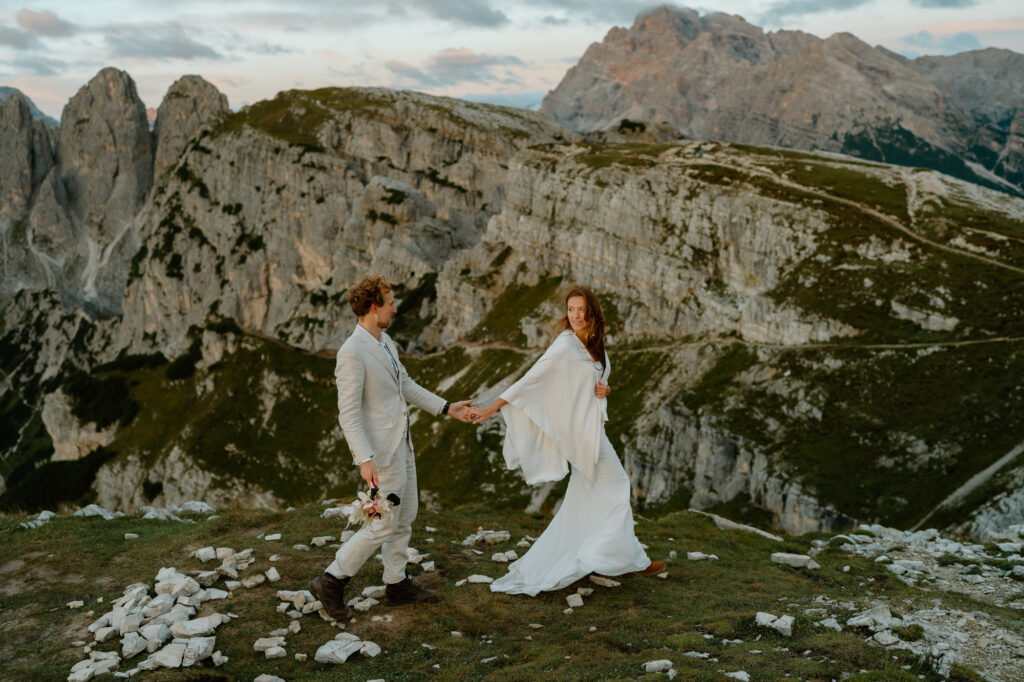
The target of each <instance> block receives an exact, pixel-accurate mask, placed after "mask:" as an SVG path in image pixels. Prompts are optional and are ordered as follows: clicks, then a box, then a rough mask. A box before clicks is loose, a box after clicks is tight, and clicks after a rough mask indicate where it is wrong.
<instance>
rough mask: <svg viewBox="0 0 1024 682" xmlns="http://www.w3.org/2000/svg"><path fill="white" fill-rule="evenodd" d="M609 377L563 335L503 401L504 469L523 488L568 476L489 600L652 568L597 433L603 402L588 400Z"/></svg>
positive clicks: (622, 475)
mask: <svg viewBox="0 0 1024 682" xmlns="http://www.w3.org/2000/svg"><path fill="white" fill-rule="evenodd" d="M610 369H611V368H610V366H609V364H608V358H607V355H606V356H605V365H604V368H603V370H602V367H601V364H600V363H596V362H594V361H593V360H592V359H591V357H590V354H589V353H588V352H587V350H586V348H585V347H584V346H583V343H582V342H581V341H580V340H579V339H578V338H577V337H576V335H575V334H573V333H572V332H571V331H568V330H567V331H565V332H563V333H562V334H560V335H559V336H558V338H557V339H555V341H554V343H552V344H551V347H550V348H548V350H547V351H546V352H545V353H544V355H543V356H541V358H540V359H539V360H537V362H536V363H535V364H534V366H533V367H532V368H531V369H530V370H529V371H528V372H527V373H526V374H525V375H524V376H523V378H522V379H520V380H519V381H517V382H516V383H515V384H513V385H512V386H511V387H510V388H509V389H507V390H506V391H505V392H503V393H502V394H501V398H502V399H504V400H505V401H507V403H508V404H507V405H504V406H503V407H502V408H501V413H502V416H503V417H504V418H505V423H506V428H507V430H506V436H505V446H504V455H505V461H506V464H507V465H508V466H509V468H510V469H513V468H522V470H523V475H524V477H525V478H526V481H527V483H530V484H531V485H532V484H536V483H541V482H544V481H554V480H558V479H561V478H562V477H564V476H565V474H566V473H568V472H569V471H570V470H571V471H572V474H571V477H570V478H569V486H568V488H567V489H566V491H565V498H564V499H563V500H562V505H561V507H560V508H559V510H558V513H557V514H555V517H554V518H553V519H552V520H551V523H550V524H548V527H547V528H546V529H544V532H543V533H542V534H541V536H540V537H539V538H537V540H536V542H534V543H533V546H532V547H530V549H529V551H527V552H526V554H525V555H523V556H522V557H521V558H520V559H519V560H518V561H516V562H514V563H512V564H511V565H510V566H509V570H508V573H507V574H506V575H504V576H502V577H501V578H498V579H497V580H495V581H494V582H493V583H491V591H493V592H506V593H508V594H528V595H531V596H534V595H536V594H537V593H538V592H541V591H545V590H558V589H561V588H563V587H567V586H568V585H571V584H572V583H574V582H576V581H577V580H579V579H581V578H585V577H586V576H587V575H589V574H591V573H600V574H602V575H608V576H615V575H622V574H624V573H631V572H633V571H642V570H643V569H645V568H647V566H648V565H649V564H650V560H649V559H648V558H647V554H646V553H645V552H644V549H643V546H641V544H640V541H639V540H637V538H636V534H635V532H634V530H633V511H632V509H631V508H630V505H629V497H630V485H629V478H628V477H627V476H626V472H625V471H624V470H623V468H622V464H621V463H619V458H618V456H617V455H616V454H615V449H614V448H613V447H612V444H611V441H609V440H608V437H607V436H606V435H605V433H604V422H605V421H606V420H607V411H606V405H607V400H604V399H601V400H599V399H598V398H597V397H596V396H595V395H594V384H595V382H596V381H597V380H598V379H600V380H601V381H602V382H604V383H607V381H608V374H609V372H610Z"/></svg>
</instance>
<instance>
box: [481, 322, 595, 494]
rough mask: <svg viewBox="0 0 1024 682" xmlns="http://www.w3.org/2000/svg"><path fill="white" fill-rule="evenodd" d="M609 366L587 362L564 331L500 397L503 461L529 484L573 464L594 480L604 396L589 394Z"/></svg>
mask: <svg viewBox="0 0 1024 682" xmlns="http://www.w3.org/2000/svg"><path fill="white" fill-rule="evenodd" d="M610 370H611V368H610V366H609V364H608V356H607V354H606V355H605V363H604V369H603V371H602V369H601V365H600V364H599V363H596V362H594V361H593V359H592V358H591V357H590V353H588V352H587V350H586V348H585V347H584V345H583V343H582V342H581V341H580V340H579V339H578V338H577V337H576V335H575V334H573V333H572V332H571V331H569V330H566V331H564V332H562V333H561V334H559V335H558V338H556V339H555V340H554V342H553V343H552V344H551V345H550V346H549V347H548V349H547V350H546V351H545V352H544V355H542V356H541V357H540V358H539V359H538V360H537V362H536V363H534V365H533V367H531V368H530V370H529V371H528V372H527V373H526V374H524V375H523V377H522V378H521V379H520V380H519V381H517V382H516V383H514V384H513V385H512V386H510V387H509V388H508V389H506V390H505V391H504V392H503V393H502V394H501V398H502V399H503V400H505V401H506V402H507V403H508V404H507V405H503V406H502V407H501V416H502V417H503V418H504V419H505V427H506V431H505V445H504V448H503V451H504V455H505V464H506V465H507V466H508V468H509V469H515V468H521V469H522V470H523V477H524V478H525V479H526V482H527V483H528V484H530V485H536V484H537V483H543V482H545V481H557V480H560V479H562V478H564V477H565V475H566V474H567V473H569V464H572V465H574V466H575V467H576V468H577V469H578V470H579V472H580V474H582V475H583V478H584V479H585V480H586V481H587V482H588V483H590V482H591V481H593V479H594V468H595V467H596V465H597V456H598V451H599V450H600V447H601V435H602V433H603V432H604V422H605V421H607V419H608V416H607V415H608V412H607V407H606V405H607V400H606V399H603V398H602V399H598V398H597V396H595V395H594V385H595V383H596V382H597V381H598V380H599V379H600V380H601V381H602V382H603V383H607V381H608V374H609V372H610Z"/></svg>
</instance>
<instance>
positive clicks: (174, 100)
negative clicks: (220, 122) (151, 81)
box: [153, 76, 228, 180]
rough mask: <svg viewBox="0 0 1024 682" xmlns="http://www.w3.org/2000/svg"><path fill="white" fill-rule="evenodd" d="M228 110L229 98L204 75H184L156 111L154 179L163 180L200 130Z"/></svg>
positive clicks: (172, 86) (175, 83) (175, 82)
mask: <svg viewBox="0 0 1024 682" xmlns="http://www.w3.org/2000/svg"><path fill="white" fill-rule="evenodd" d="M227 111H228V98H227V96H226V95H224V94H223V93H221V92H220V91H219V90H217V88H216V87H215V86H214V85H213V84H212V83H210V82H208V81H206V80H205V79H203V78H201V77H200V76H182V77H181V78H179V79H178V80H176V81H174V83H173V84H172V85H171V87H170V88H168V90H167V94H166V95H164V101H163V102H161V104H160V107H159V108H158V109H157V112H156V123H155V124H154V126H153V137H154V138H155V143H156V156H155V158H154V160H153V177H155V178H157V179H158V180H160V179H162V178H163V176H164V174H165V173H166V172H167V169H168V168H170V167H171V166H173V165H174V164H175V163H176V162H177V160H178V157H179V156H180V155H181V152H182V150H184V149H185V145H186V144H188V142H189V141H191V140H192V138H193V137H195V136H196V134H197V133H198V132H199V130H200V128H202V127H203V125H204V124H206V123H207V122H208V121H210V120H211V119H213V118H214V117H215V116H217V115H219V114H222V113H225V112H227Z"/></svg>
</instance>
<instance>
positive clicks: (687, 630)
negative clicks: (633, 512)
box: [0, 505, 1019, 681]
mask: <svg viewBox="0 0 1024 682" xmlns="http://www.w3.org/2000/svg"><path fill="white" fill-rule="evenodd" d="M321 509H322V506H320V505H310V506H306V507H302V508H299V509H297V510H295V511H293V512H282V513H273V512H260V511H228V512H224V513H222V514H221V516H220V517H219V518H218V519H215V520H213V521H202V520H200V522H199V523H196V524H183V523H176V522H158V521H141V520H138V519H136V518H123V519H117V520H114V521H103V520H100V519H96V518H93V519H75V518H70V517H62V518H58V519H56V520H55V521H53V522H51V523H49V524H47V525H45V526H43V527H41V528H38V529H32V530H24V529H20V528H18V527H17V522H18V521H20V520H21V519H19V518H16V517H2V518H0V544H2V546H3V547H4V557H5V562H7V563H5V564H4V565H3V571H4V586H3V590H2V591H3V596H2V604H3V611H4V614H5V620H6V621H7V623H8V624H7V625H6V626H5V633H4V637H3V638H2V639H0V655H2V656H3V659H4V661H5V672H4V673H3V675H2V677H3V678H4V679H29V678H31V679H33V680H63V679H65V678H66V677H67V674H68V671H69V669H70V667H71V665H72V664H73V663H75V662H76V661H77V660H79V659H80V658H81V655H80V653H78V652H77V650H75V649H74V648H72V647H71V646H70V642H71V641H73V640H76V639H88V637H87V636H86V635H87V633H86V630H85V629H86V627H87V625H88V624H89V623H90V622H91V621H92V620H93V619H94V618H96V617H98V616H99V615H100V614H102V613H103V612H104V611H105V610H106V607H104V606H103V605H101V604H97V603H96V600H97V599H98V598H100V597H102V598H103V599H104V604H109V603H110V601H111V600H112V599H113V598H115V597H117V596H119V595H120V594H121V592H122V590H123V589H124V588H125V587H126V586H128V585H129V584H132V583H134V582H137V581H141V582H147V583H148V584H149V585H150V587H152V584H153V577H154V576H155V575H156V572H157V570H158V569H159V568H160V567H162V566H175V567H176V568H178V569H179V570H182V571H188V570H198V569H199V568H200V567H203V568H206V569H208V568H210V564H207V565H205V566H204V565H203V564H201V563H200V562H198V561H197V560H195V559H191V558H189V557H188V554H189V552H190V551H192V550H194V549H197V548H199V547H203V546H206V545H213V546H229V547H233V548H235V549H236V550H241V549H243V548H246V547H252V548H253V549H254V552H255V556H256V563H255V564H254V565H253V567H252V568H250V569H249V570H248V571H247V572H246V573H245V574H243V575H246V574H252V573H255V572H256V571H261V572H262V571H264V570H266V569H267V568H269V567H270V566H271V565H273V566H276V567H277V569H278V570H279V572H280V573H281V575H282V580H281V581H280V582H279V583H277V584H275V585H270V584H269V583H265V584H264V585H261V586H259V587H256V588H253V589H245V588H239V590H237V591H236V592H235V593H234V594H233V595H232V597H231V598H230V599H229V600H227V602H219V603H218V602H212V603H210V604H213V605H217V606H216V608H217V609H218V610H220V611H222V612H232V613H235V614H238V615H239V616H240V618H239V619H238V620H236V621H233V622H231V623H229V624H226V625H224V626H222V627H221V628H220V629H219V630H218V632H217V648H218V649H219V650H221V651H222V652H224V653H225V654H226V655H227V656H228V657H229V658H230V661H229V662H228V663H227V664H225V665H224V666H223V667H222V668H219V669H203V670H194V671H192V672H191V674H190V675H191V677H186V679H189V678H191V679H200V677H199V676H198V675H199V673H200V672H201V673H203V674H204V675H206V676H205V677H202V679H205V680H228V679H252V678H253V677H255V676H256V675H258V674H260V673H263V672H268V673H272V674H275V675H280V676H282V677H284V678H285V679H288V680H298V679H303V680H321V679H323V680H326V679H338V677H339V675H341V676H344V677H346V678H348V679H373V678H385V679H388V680H413V679H424V678H430V679H439V680H461V679H495V680H497V679H538V678H545V679H637V678H638V677H640V676H641V675H642V670H641V666H642V664H643V663H644V662H645V661H649V660H654V659H662V658H668V659H670V660H672V661H673V662H674V664H675V667H676V669H677V671H678V672H679V674H680V677H679V678H677V679H683V680H703V679H710V678H717V672H716V671H718V670H726V671H733V670H741V669H742V670H746V671H747V672H749V673H750V674H751V679H753V680H759V681H760V680H772V679H777V678H779V677H782V676H784V675H790V676H794V677H798V678H803V679H831V678H839V677H840V676H842V675H843V674H844V673H852V674H853V675H854V676H853V677H850V678H847V679H864V680H866V679H886V680H900V679H908V680H909V679H918V677H917V676H918V675H919V674H920V675H922V676H923V678H924V679H926V680H938V679H940V678H938V676H937V675H936V674H934V673H933V672H932V671H931V670H930V668H929V666H928V665H927V663H925V662H922V661H918V660H915V659H914V658H913V657H909V656H908V655H907V654H905V653H902V652H898V651H886V650H884V649H880V648H877V647H872V646H869V645H867V644H866V643H865V641H864V639H865V637H866V636H867V634H869V633H859V632H856V631H851V630H847V631H845V632H842V633H835V632H832V631H830V630H825V629H823V628H817V627H815V626H813V625H812V623H811V621H810V620H809V619H808V618H807V617H806V616H804V615H803V609H804V608H807V607H808V606H811V605H812V604H811V601H812V599H813V598H814V597H815V596H817V595H825V596H828V597H830V598H832V599H838V600H842V601H850V602H853V603H855V604H858V605H866V604H867V601H868V600H870V599H874V598H880V599H884V600H886V601H893V600H896V599H899V600H900V604H901V608H905V609H907V610H910V609H913V608H923V607H927V606H931V604H932V601H931V600H932V599H933V598H935V597H936V596H939V597H941V598H942V600H943V601H944V602H945V605H946V606H947V607H950V608H960V609H963V610H968V611H969V610H973V609H978V608H984V609H985V610H986V611H987V612H988V613H990V614H992V616H993V617H994V618H1000V619H1005V620H1006V621H1007V623H1008V625H1007V627H1009V628H1011V629H1016V628H1017V627H1019V625H1017V626H1015V625H1010V623H1011V622H1016V619H1017V614H1016V613H1015V612H1011V611H1009V610H1005V609H999V608H994V607H992V606H991V605H989V604H980V603H977V602H972V601H971V600H969V599H967V598H965V597H961V596H958V595H945V594H942V593H935V592H929V593H923V592H919V591H916V590H912V589H911V588H908V587H906V586H904V585H903V584H902V583H900V582H898V581H896V580H893V579H891V577H890V575H889V574H888V572H887V571H886V570H885V569H884V568H883V567H881V566H879V565H878V564H875V563H874V562H872V561H870V560H868V559H860V558H856V557H851V556H848V555H846V554H844V553H841V552H839V551H838V550H827V551H826V552H824V553H823V554H821V555H819V557H818V560H819V561H820V562H821V564H822V566H823V568H822V570H821V571H819V572H814V573H808V572H804V571H800V570H796V569H791V568H789V567H785V566H781V565H779V564H773V563H771V562H770V561H769V555H770V553H771V552H773V551H806V549H807V548H808V546H809V542H810V540H811V539H812V538H811V536H804V537H801V538H791V539H787V540H786V541H785V542H783V543H777V542H772V541H770V540H767V539H765V538H762V537H760V536H757V535H754V534H751V533H746V532H743V531H722V530H719V529H717V528H715V526H714V525H713V524H712V523H711V521H710V520H709V519H707V518H705V517H698V516H694V515H691V514H687V513H679V514H670V515H668V516H665V517H663V518H661V519H658V520H647V519H640V521H639V525H638V527H637V533H638V536H639V537H640V539H641V540H642V541H643V542H645V543H646V544H647V545H649V550H648V553H649V555H650V556H651V557H652V558H667V556H668V553H669V552H670V551H672V550H675V551H678V552H679V553H680V554H681V555H682V554H683V553H684V552H685V551H696V550H699V551H704V552H713V553H715V554H716V555H718V556H719V557H720V560H719V561H717V562H689V561H685V560H681V561H675V562H671V563H670V567H669V577H668V579H667V580H657V579H654V578H641V577H625V578H624V579H623V580H622V582H623V584H622V586H621V587H618V588H612V589H606V588H601V587H597V586H595V585H592V584H591V583H590V582H589V581H583V582H582V583H581V585H583V586H589V587H594V588H595V590H596V591H595V593H594V594H593V595H591V596H590V597H586V598H585V600H584V601H585V604H584V606H583V607H582V608H579V609H577V610H576V612H575V613H573V614H571V615H565V614H563V613H562V610H563V609H564V608H565V606H566V603H565V599H564V598H565V596H566V595H567V594H569V593H571V592H573V591H575V586H574V587H573V588H572V589H569V590H561V591H558V592H553V593H543V594H541V595H539V596H537V597H536V598H530V597H523V596H509V595H494V594H492V593H490V592H489V591H488V589H487V587H486V585H463V586H461V587H455V585H454V583H455V581H456V580H458V579H461V578H464V577H467V576H468V575H470V574H473V573H482V574H485V575H489V576H494V577H497V576H499V575H502V574H503V573H504V572H505V568H504V566H503V565H499V564H496V563H494V562H492V561H491V560H490V558H489V554H490V551H495V550H505V549H509V548H511V547H512V546H513V543H514V542H515V541H517V540H518V539H519V538H520V537H522V536H523V535H525V534H530V535H533V536H537V535H538V534H539V533H540V532H541V531H542V530H543V528H544V527H545V526H546V525H547V523H548V520H549V519H548V517H547V516H545V515H535V516H529V515H524V514H518V513H508V512H501V511H495V510H492V509H489V508H487V507H485V506H482V505H469V506H463V507H458V508H454V509H449V510H445V511H442V512H429V511H425V510H421V512H420V518H419V520H418V522H417V524H416V526H415V530H414V537H413V542H412V545H413V546H414V547H416V548H418V549H419V550H420V551H422V552H427V553H429V554H430V558H431V559H433V560H434V561H435V562H436V563H437V568H438V570H437V572H435V573H428V574H423V575H422V577H421V578H419V580H421V581H422V582H423V583H424V584H426V585H428V586H430V587H431V588H433V589H437V590H438V591H439V592H440V594H441V603H440V604H438V605H436V606H421V607H413V606H404V607H387V606H384V605H379V606H376V607H374V608H373V609H372V610H371V611H370V612H369V613H368V614H365V615H363V614H360V615H359V616H357V618H356V620H355V622H352V623H349V624H347V630H348V631H349V632H354V633H356V634H357V635H359V636H360V637H361V638H364V639H371V640H373V641H375V642H377V643H378V644H380V645H381V647H382V648H383V649H384V653H382V654H381V655H380V656H378V657H377V658H374V659H364V658H361V657H359V656H356V657H354V658H353V659H351V660H350V661H349V662H348V663H346V664H345V665H344V666H343V667H340V668H338V667H333V666H328V665H321V664H318V663H315V662H313V660H312V658H313V654H314V653H315V651H316V648H317V647H318V646H319V645H320V644H322V643H324V642H325V641H327V640H328V639H330V638H332V637H333V635H334V633H335V632H336V631H335V630H333V629H332V628H331V627H330V625H329V624H327V623H325V622H323V621H322V620H320V619H319V618H318V617H316V616H315V615H313V616H307V617H305V618H303V619H302V621H301V623H302V631H301V632H300V633H298V634H296V635H289V636H288V639H287V645H286V649H287V651H288V657H287V658H283V659H278V660H274V661H266V660H264V658H263V655H262V654H256V653H254V652H253V651H252V644H253V642H254V641H255V640H256V639H257V638H259V637H263V636H267V634H268V633H269V632H270V631H271V630H273V629H276V628H280V627H283V626H285V625H287V622H288V618H287V617H286V616H284V615H283V614H280V613H277V612H276V611H275V607H276V606H277V604H278V600H277V599H276V597H275V596H274V592H275V591H276V590H278V589H303V588H304V587H305V584H306V582H307V581H308V580H309V579H310V578H311V577H313V576H314V575H316V574H317V573H318V572H319V571H321V570H322V569H323V568H324V567H325V566H326V565H327V563H329V561H330V559H331V557H332V556H333V552H334V550H333V549H331V548H330V547H324V548H315V547H314V548H312V549H311V550H310V551H298V550H295V549H292V547H291V545H292V544H294V543H296V542H301V543H308V541H309V538H310V537H312V536H315V535H322V534H334V535H337V533H338V532H340V530H341V529H342V526H341V525H340V524H339V523H338V522H337V521H324V520H321V519H320V518H319V513H320V510H321ZM427 525H429V526H432V527H434V528H436V529H437V530H436V532H431V533H429V534H428V533H427V532H426V531H425V530H424V527H425V526H427ZM478 526H483V527H485V528H500V529H506V530H509V531H510V532H511V534H512V541H511V542H510V543H507V544H502V545H497V546H493V549H490V551H487V552H485V554H484V556H478V555H475V554H474V553H472V552H471V551H470V550H469V549H468V548H466V547H464V546H462V544H461V540H462V538H463V537H465V536H466V535H468V534H470V533H472V532H474V531H475V530H476V529H477V527H478ZM126 532H134V533H138V534H139V535H140V536H141V537H140V539H138V540H134V541H128V540H124V539H123V534H124V533H126ZM264 532H266V533H270V532H280V533H282V535H283V539H282V541H280V542H266V541H264V540H261V539H259V538H257V537H256V536H257V535H258V534H260V533H264ZM428 537H430V538H431V539H432V540H433V542H428V541H427V538H428ZM519 551H523V550H519ZM271 554H278V555H279V556H280V559H279V560H278V561H277V562H275V563H273V564H271V563H270V562H269V561H268V557H269V555H271ZM71 556H73V557H75V561H74V562H73V563H69V562H68V561H67V557H71ZM11 562H13V563H11ZM843 565H849V566H851V570H850V572H849V573H844V572H843V571H842V566H843ZM379 570H380V567H379V564H377V562H375V561H373V560H371V561H370V563H369V564H368V565H367V566H366V567H365V568H364V570H363V571H362V572H361V574H360V575H358V576H357V577H356V578H355V579H354V581H353V585H354V587H355V589H357V590H361V589H362V588H363V587H364V586H367V585H374V584H379V580H380V576H379ZM410 571H411V573H412V574H413V575H417V574H419V569H418V568H417V567H415V566H411V567H410ZM867 578H872V579H873V580H872V581H868V580H867ZM74 599H83V600H85V601H86V604H87V606H86V607H85V608H83V609H80V610H69V609H67V608H66V607H65V606H64V604H65V603H66V602H68V601H71V600H74ZM210 604H207V605H204V607H203V610H201V612H200V613H201V614H202V613H204V612H205V611H207V610H209V609H210ZM88 610H93V611H94V612H95V613H94V614H93V615H92V616H89V615H88V614H87V611H88ZM757 611H769V612H772V613H775V614H776V615H780V614H781V613H788V614H790V615H793V616H795V617H796V624H795V627H794V635H793V637H792V638H785V637H782V636H781V635H778V634H776V633H774V632H773V631H769V630H761V629H758V628H757V627H756V626H755V625H754V623H753V616H754V614H755V613H756V612H757ZM384 614H390V615H392V616H393V622H391V623H385V622H372V621H371V619H370V617H371V616H372V615H384ZM530 623H539V624H541V625H543V626H544V627H543V628H542V629H539V630H533V629H530V628H529V627H527V626H528V624H530ZM453 630H455V631H459V632H461V633H462V634H463V636H462V637H461V638H456V637H453V636H451V635H450V634H449V633H450V632H451V631H453ZM706 636H710V637H706ZM723 638H728V639H730V640H732V639H740V640H743V641H742V642H741V643H730V644H725V643H723V642H722V639H723ZM755 640H756V641H755ZM113 644H114V643H113V642H111V643H108V644H105V645H101V646H100V647H99V648H100V649H104V650H112V649H113V648H114V646H113ZM424 644H428V645H430V647H432V648H426V647H424V646H423V645H424ZM691 650H697V651H701V652H707V653H709V654H710V655H711V656H713V657H716V658H718V661H717V662H711V661H704V660H700V659H691V658H686V657H684V656H683V655H682V654H683V653H684V652H686V651H691ZM299 652H302V653H307V654H308V655H309V660H308V661H307V662H305V663H299V662H296V661H295V660H294V658H293V654H295V653H299ZM757 652H760V653H757ZM492 657H493V658H495V660H493V661H491V662H486V663H485V662H483V661H484V659H488V658H492ZM435 665H437V666H438V667H436V668H435V667H434V666H435ZM904 666H909V670H904V669H903V667H904ZM128 667H129V666H128V665H122V668H121V669H122V670H126V669H128ZM861 670H868V671H874V672H873V673H871V674H869V675H868V676H858V675H859V673H858V671H861ZM971 675H972V674H971V673H969V672H962V673H960V674H959V676H958V677H955V678H954V679H972V680H973V679H977V678H976V677H972V676H971ZM181 678H182V676H181V673H180V672H174V671H163V672H157V673H151V674H147V675H146V677H145V679H154V680H165V679H166V680H171V679H175V680H176V679H181ZM652 679H661V677H652Z"/></svg>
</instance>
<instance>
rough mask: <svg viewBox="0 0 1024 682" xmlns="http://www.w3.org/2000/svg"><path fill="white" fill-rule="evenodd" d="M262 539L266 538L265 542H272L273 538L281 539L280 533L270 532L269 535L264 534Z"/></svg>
mask: <svg viewBox="0 0 1024 682" xmlns="http://www.w3.org/2000/svg"><path fill="white" fill-rule="evenodd" d="M263 539H264V540H266V541H267V542H274V541H275V540H280V539H281V534H280V533H271V534H270V535H264V536H263Z"/></svg>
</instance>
